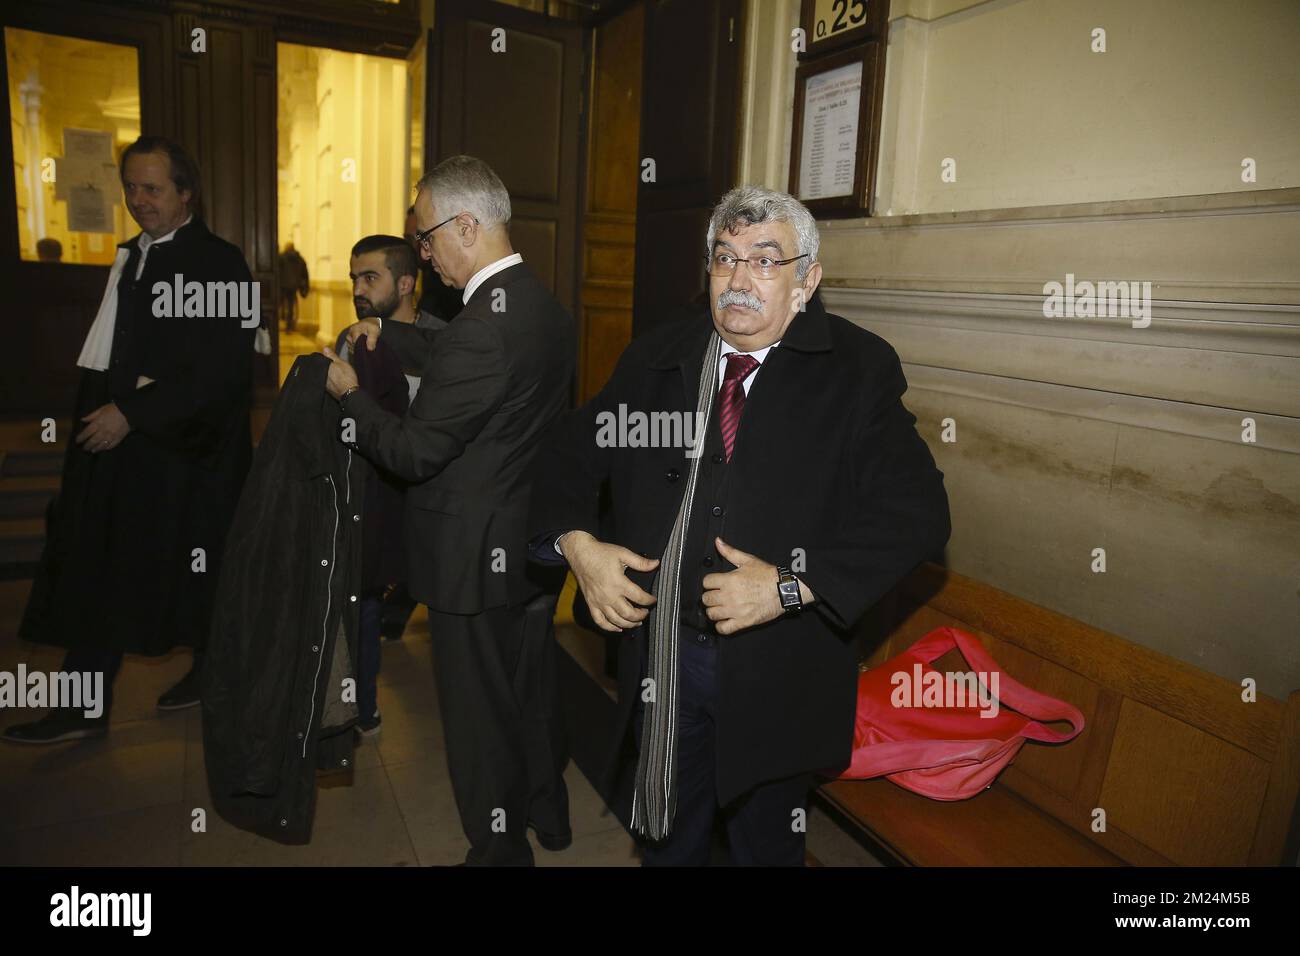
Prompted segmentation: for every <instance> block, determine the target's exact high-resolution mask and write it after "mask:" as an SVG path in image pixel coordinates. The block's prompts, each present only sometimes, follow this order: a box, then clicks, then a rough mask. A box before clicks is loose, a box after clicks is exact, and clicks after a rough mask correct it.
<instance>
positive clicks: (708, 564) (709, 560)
mask: <svg viewBox="0 0 1300 956" xmlns="http://www.w3.org/2000/svg"><path fill="white" fill-rule="evenodd" d="M704 566H705V567H706V568H711V567H713V559H712V558H710V557H705V559H704Z"/></svg>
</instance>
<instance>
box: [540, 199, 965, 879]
mask: <svg viewBox="0 0 1300 956" xmlns="http://www.w3.org/2000/svg"><path fill="white" fill-rule="evenodd" d="M817 249H818V236H817V225H816V222H815V221H814V220H813V217H812V216H811V215H810V214H809V212H808V210H807V209H806V208H804V206H803V205H802V204H800V203H799V202H798V201H797V200H795V199H794V198H793V197H791V196H788V195H786V194H784V193H777V192H772V191H770V190H766V189H760V188H757V187H752V186H747V187H743V188H740V189H736V190H733V191H732V192H730V193H728V194H727V195H726V196H724V197H723V199H722V201H721V203H720V204H719V205H718V207H717V208H716V209H715V210H714V213H713V217H712V220H711V222H710V224H709V232H708V236H707V242H706V250H707V252H706V256H705V259H706V261H707V264H708V265H707V268H708V274H709V311H708V312H707V313H706V312H705V311H704V310H700V311H699V312H698V313H697V314H696V315H695V316H693V317H690V318H686V319H683V320H681V321H677V322H672V323H668V324H665V325H663V326H661V327H659V328H657V329H655V330H654V331H652V332H650V333H648V334H646V335H645V336H643V337H641V338H639V339H637V340H635V341H634V342H632V344H631V345H629V346H628V348H627V349H626V351H624V353H623V355H622V357H621V358H620V360H619V363H618V366H617V368H616V369H615V371H614V374H613V375H612V376H611V378H610V380H609V382H608V383H607V384H606V385H605V387H604V388H603V389H602V390H601V392H600V394H599V395H597V396H596V397H595V398H594V399H593V400H592V401H591V402H590V403H588V404H587V405H586V406H584V407H583V408H581V409H578V410H577V411H576V412H574V413H572V414H571V415H570V416H568V417H566V418H565V419H562V421H561V424H560V425H558V426H557V428H556V429H555V432H554V434H553V435H551V436H549V437H548V440H547V442H546V444H545V446H544V448H543V452H542V453H541V454H540V455H539V456H538V460H537V462H536V464H535V468H536V474H537V479H536V482H535V484H534V494H533V513H532V515H531V518H530V540H531V542H532V548H533V554H534V557H535V558H536V559H538V560H542V561H548V560H559V559H563V560H566V561H567V562H568V565H569V567H570V568H571V570H572V571H573V574H574V576H575V577H576V578H577V582H578V586H579V588H581V590H582V593H583V594H584V595H585V596H586V599H587V603H588V605H589V606H590V608H591V613H592V616H593V618H594V619H595V621H596V622H597V623H598V624H599V625H600V626H601V627H602V628H604V629H606V630H610V631H622V632H623V633H624V634H625V635H626V640H625V641H624V642H623V644H622V648H621V652H622V653H621V654H620V662H619V685H620V708H619V720H618V725H617V730H618V740H617V743H620V744H621V743H622V741H623V738H624V736H625V735H626V733H627V731H628V730H629V729H631V728H633V727H634V728H635V729H636V734H637V738H638V741H639V757H638V762H637V775H636V781H635V788H634V797H633V828H634V829H635V830H636V831H637V832H638V833H639V834H640V835H641V836H642V837H643V838H644V839H645V840H646V842H647V846H646V848H645V856H644V861H645V863H646V864H650V865H654V864H704V863H707V862H708V860H709V851H710V834H711V831H712V828H713V824H714V819H715V817H716V815H717V813H718V811H719V810H721V812H722V815H723V817H724V819H725V821H726V828H727V835H728V842H729V845H730V851H731V855H732V859H733V860H734V861H735V862H736V863H740V864H785V865H802V863H803V859H804V833H803V821H804V819H805V810H806V801H807V794H808V791H809V789H810V788H811V786H812V781H813V775H814V772H816V771H819V770H834V769H835V768H837V767H843V766H845V765H847V763H848V761H849V756H850V749H851V745H852V739H853V722H854V712H855V701H856V684H857V681H856V677H857V667H856V665H857V661H856V660H855V658H854V655H853V651H852V647H851V644H850V643H849V642H848V641H847V640H846V638H847V635H848V631H849V629H850V628H851V626H852V625H853V623H854V622H855V621H856V620H857V619H858V618H859V617H860V616H861V615H862V613H863V612H864V611H865V610H866V609H867V608H868V607H869V606H870V605H871V604H873V603H874V602H875V601H876V600H877V599H878V598H879V597H880V596H881V595H882V594H884V593H885V592H886V591H887V590H888V589H889V588H890V587H891V586H892V585H893V584H894V583H895V582H896V581H897V580H898V579H899V578H901V577H902V576H903V575H904V574H906V573H907V572H908V570H909V569H911V568H912V567H913V566H914V565H915V564H917V563H918V562H919V561H921V560H922V559H924V558H927V557H930V556H934V555H936V554H937V553H938V552H940V551H941V549H942V548H943V545H944V543H945V542H946V541H947V538H948V531H949V524H948V504H947V496H946V495H945V493H944V490H943V476H942V474H941V473H940V472H939V471H938V469H937V468H935V465H934V459H933V458H932V457H931V455H930V452H929V450H928V448H927V447H926V445H925V443H924V442H923V441H922V440H921V438H920V436H918V435H917V433H916V430H915V428H914V424H915V419H914V418H913V416H912V415H911V414H910V413H909V412H908V411H907V409H906V408H904V406H903V404H902V401H901V396H902V394H903V392H904V391H905V390H906V388H907V383H906V381H905V380H904V378H903V372H902V368H901V366H900V364H899V361H898V356H897V355H896V354H895V353H894V350H893V349H892V348H890V346H889V345H888V343H886V342H885V341H884V340H882V339H880V338H878V337H876V336H875V335H873V334H871V333H870V332H867V331H865V330H863V329H861V328H859V327H857V326H855V325H853V324H852V323H850V322H848V321H846V320H844V319H842V318H840V317H839V316H835V315H830V314H828V313H827V312H826V311H825V309H824V308H823V307H822V305H821V302H820V300H819V299H817V298H816V297H815V296H814V293H815V292H816V289H817V285H818V283H819V282H820V280H821V266H820V265H819V264H818V263H817ZM710 318H711V319H712V321H710ZM638 415H640V416H644V417H643V418H641V419H638V418H637V417H636V416H638ZM696 422H698V425H696ZM701 432H702V436H701V434H700V433H701ZM602 483H608V491H609V495H610V499H611V501H612V523H611V524H610V525H609V527H612V528H613V529H615V530H614V536H613V540H611V541H601V540H599V539H598V538H597V537H596V532H597V530H598V525H597V513H596V512H597V502H598V500H599V494H598V492H599V490H600V487H601V485H602ZM616 752H617V751H616Z"/></svg>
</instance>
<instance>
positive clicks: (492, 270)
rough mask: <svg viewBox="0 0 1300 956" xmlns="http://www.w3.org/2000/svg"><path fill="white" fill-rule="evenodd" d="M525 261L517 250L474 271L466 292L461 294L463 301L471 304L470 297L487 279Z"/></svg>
mask: <svg viewBox="0 0 1300 956" xmlns="http://www.w3.org/2000/svg"><path fill="white" fill-rule="evenodd" d="M523 261H524V257H523V256H521V255H520V254H519V253H517V252H516V253H515V254H514V255H510V256H506V257H505V258H504V259H498V260H497V261H496V262H493V263H491V264H490V265H486V266H484V267H483V268H482V269H479V270H478V272H476V273H474V275H473V276H472V277H471V278H470V280H469V282H467V283H465V294H464V295H463V296H461V301H462V302H464V303H465V304H466V305H469V300H470V297H471V296H473V295H474V292H475V290H477V289H478V287H479V286H481V285H482V284H483V281H484V280H485V279H490V278H491V277H492V276H494V275H496V274H497V273H498V272H500V271H501V270H502V269H509V268H510V267H511V266H515V265H518V264H519V263H521V262H523Z"/></svg>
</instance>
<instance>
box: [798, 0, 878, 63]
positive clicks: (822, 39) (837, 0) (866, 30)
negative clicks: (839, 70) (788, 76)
mask: <svg viewBox="0 0 1300 956" xmlns="http://www.w3.org/2000/svg"><path fill="white" fill-rule="evenodd" d="M888 22H889V0H803V6H802V8H801V9H800V12H799V25H800V26H801V27H803V29H804V32H805V34H806V35H807V43H806V45H807V47H808V49H807V52H804V53H800V54H799V59H800V60H810V59H813V58H814V57H818V56H820V55H821V54H823V53H825V52H826V51H828V50H838V49H841V48H842V47H846V46H849V45H851V44H854V43H859V42H861V41H863V40H881V39H884V33H885V27H886V25H887V24H888Z"/></svg>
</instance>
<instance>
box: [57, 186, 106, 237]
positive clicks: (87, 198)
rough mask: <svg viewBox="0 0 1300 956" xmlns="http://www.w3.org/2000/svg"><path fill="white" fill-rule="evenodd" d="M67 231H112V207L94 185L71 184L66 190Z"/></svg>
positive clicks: (101, 191)
mask: <svg viewBox="0 0 1300 956" xmlns="http://www.w3.org/2000/svg"><path fill="white" fill-rule="evenodd" d="M68 231H69V232H112V231H113V207H112V204H110V203H109V202H108V200H107V199H106V198H105V197H104V192H103V190H101V189H98V188H97V187H95V186H73V187H72V188H71V189H69V190H68Z"/></svg>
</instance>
